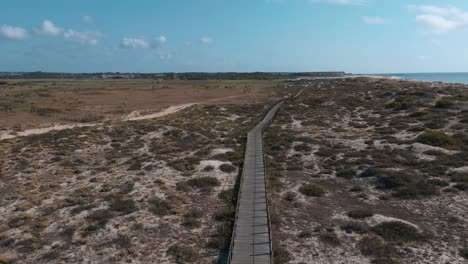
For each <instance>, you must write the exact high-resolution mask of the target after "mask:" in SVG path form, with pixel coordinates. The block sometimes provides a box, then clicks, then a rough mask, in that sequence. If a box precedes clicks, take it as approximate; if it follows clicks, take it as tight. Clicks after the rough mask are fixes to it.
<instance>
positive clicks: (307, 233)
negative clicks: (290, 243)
mask: <svg viewBox="0 0 468 264" xmlns="http://www.w3.org/2000/svg"><path fill="white" fill-rule="evenodd" d="M297 237H298V238H309V237H312V233H311V232H310V231H308V230H305V231H302V232H301V233H299V235H298V236H297Z"/></svg>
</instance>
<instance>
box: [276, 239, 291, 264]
mask: <svg viewBox="0 0 468 264" xmlns="http://www.w3.org/2000/svg"><path fill="white" fill-rule="evenodd" d="M273 256H274V259H275V264H286V263H288V262H289V260H290V259H291V255H290V253H289V251H288V250H287V249H286V248H285V247H284V246H283V245H282V244H280V243H279V242H277V241H273Z"/></svg>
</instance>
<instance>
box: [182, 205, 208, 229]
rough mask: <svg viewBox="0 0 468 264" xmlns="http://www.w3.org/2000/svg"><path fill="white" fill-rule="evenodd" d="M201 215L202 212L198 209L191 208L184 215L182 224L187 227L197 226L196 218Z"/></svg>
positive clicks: (198, 224)
mask: <svg viewBox="0 0 468 264" xmlns="http://www.w3.org/2000/svg"><path fill="white" fill-rule="evenodd" d="M202 216H203V212H202V211H201V210H200V209H197V208H192V209H190V210H189V211H188V212H187V213H186V214H185V215H184V219H183V221H182V225H183V226H185V227H188V228H195V227H199V226H200V221H199V220H198V219H199V218H200V217H202Z"/></svg>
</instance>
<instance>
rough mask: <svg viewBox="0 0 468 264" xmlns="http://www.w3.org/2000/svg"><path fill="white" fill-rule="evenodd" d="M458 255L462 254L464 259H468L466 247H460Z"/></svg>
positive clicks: (467, 248)
mask: <svg viewBox="0 0 468 264" xmlns="http://www.w3.org/2000/svg"><path fill="white" fill-rule="evenodd" d="M460 256H462V257H463V258H464V259H468V247H464V248H461V249H460Z"/></svg>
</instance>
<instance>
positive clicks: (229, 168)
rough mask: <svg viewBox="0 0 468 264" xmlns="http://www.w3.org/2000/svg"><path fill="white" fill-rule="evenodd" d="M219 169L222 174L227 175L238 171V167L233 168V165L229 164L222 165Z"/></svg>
mask: <svg viewBox="0 0 468 264" xmlns="http://www.w3.org/2000/svg"><path fill="white" fill-rule="evenodd" d="M219 169H220V170H221V171H222V172H226V173H231V172H235V171H236V167H234V166H232V165H231V164H228V163H224V164H221V165H220V166H219Z"/></svg>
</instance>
